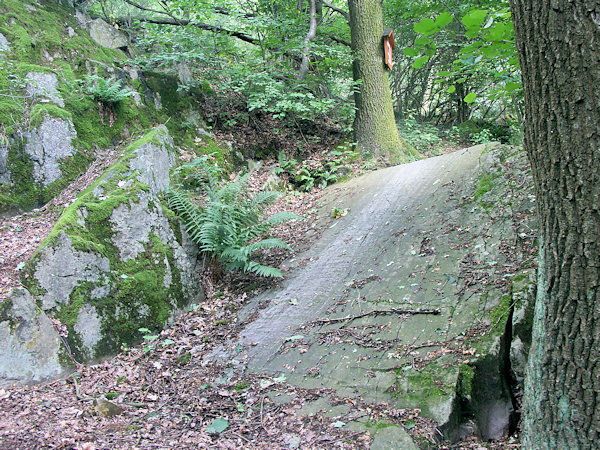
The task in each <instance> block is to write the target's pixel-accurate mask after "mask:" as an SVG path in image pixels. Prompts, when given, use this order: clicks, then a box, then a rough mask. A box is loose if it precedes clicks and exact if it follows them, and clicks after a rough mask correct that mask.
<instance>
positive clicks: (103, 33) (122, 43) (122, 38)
mask: <svg viewBox="0 0 600 450" xmlns="http://www.w3.org/2000/svg"><path fill="white" fill-rule="evenodd" d="M81 23H82V21H80V24H81ZM87 30H88V31H89V32H90V36H91V37H92V39H93V40H94V41H96V43H97V44H99V45H101V46H103V47H108V48H123V47H127V45H128V39H127V36H126V35H125V33H123V32H122V31H119V30H117V29H116V28H115V27H113V26H111V25H109V24H107V23H106V22H105V21H104V20H102V19H94V20H92V21H91V22H88V23H87Z"/></svg>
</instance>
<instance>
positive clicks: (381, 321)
mask: <svg viewBox="0 0 600 450" xmlns="http://www.w3.org/2000/svg"><path fill="white" fill-rule="evenodd" d="M480 151H481V148H480V149H478V150H470V151H465V150H461V151H458V152H456V153H453V154H450V155H444V156H442V157H441V158H431V159H428V160H422V161H417V162H415V163H412V164H409V165H404V166H398V167H393V168H389V169H385V170H383V171H378V172H373V173H371V174H367V175H366V176H363V177H361V178H358V179H356V180H351V181H350V182H348V183H346V184H341V185H334V186H333V187H330V188H328V189H327V190H326V191H325V192H322V191H315V192H314V193H311V194H301V195H300V194H295V195H288V196H286V197H284V198H282V199H281V200H280V201H279V203H278V204H277V205H275V206H274V207H273V210H272V211H276V210H283V209H285V210H289V211H293V212H296V213H297V214H300V215H303V216H304V217H306V218H307V220H304V221H300V222H296V223H289V224H282V225H281V226H280V228H279V229H278V230H276V233H277V234H278V235H280V236H282V237H284V238H285V239H286V240H288V241H290V240H291V244H292V246H293V247H294V248H295V249H296V252H295V253H294V254H292V255H290V254H289V253H283V252H280V253H276V254H270V255H265V258H267V261H268V262H271V263H273V264H280V267H281V268H282V270H283V271H284V274H285V276H286V279H285V280H284V281H283V282H276V281H270V280H259V279H256V278H252V277H245V276H239V275H226V276H225V277H224V278H223V279H222V280H220V281H218V282H215V281H214V280H212V279H211V277H210V275H209V274H201V275H200V276H201V277H202V278H203V280H204V284H205V288H206V301H205V302H203V303H202V304H200V305H196V306H195V307H194V308H192V310H190V312H188V313H186V314H184V315H183V316H181V317H179V318H178V319H177V320H176V321H175V323H174V324H173V325H172V326H171V327H169V328H168V329H166V330H164V331H163V332H161V333H160V334H159V335H158V336H148V337H147V339H146V341H145V342H144V343H143V344H142V345H140V346H138V347H135V348H131V349H125V348H124V349H123V352H122V353H121V354H119V355H117V356H115V357H114V358H111V359H107V360H105V361H102V362H100V363H98V364H96V365H79V366H78V367H77V370H76V372H75V373H73V374H71V375H70V376H68V377H65V378H63V379H60V380H57V381H54V382H50V383H44V384H40V385H36V386H22V387H10V388H5V389H0V402H1V403H0V405H1V406H0V411H1V412H2V414H1V416H0V448H3V449H4V448H6V449H28V448H32V449H33V448H62V449H87V450H91V449H100V448H239V447H242V448H265V449H266V448H369V447H370V448H415V447H414V444H413V442H416V443H417V444H418V446H419V447H421V448H481V446H482V443H481V442H480V441H478V440H477V439H476V438H473V437H468V438H466V439H465V440H464V441H462V442H461V443H458V444H450V443H447V442H444V441H443V439H442V438H441V432H440V430H439V428H438V423H436V421H435V420H433V419H431V418H428V417H426V416H425V415H424V414H422V410H421V408H420V407H418V405H413V406H407V405H401V404H399V403H398V402H395V400H394V398H395V397H394V396H392V395H389V394H390V392H387V393H386V392H385V391H386V390H387V389H388V388H389V383H391V382H392V381H394V380H392V378H393V377H392V378H390V374H393V373H395V371H397V370H398V368H402V367H407V366H406V362H407V361H409V360H410V364H409V365H410V366H411V367H412V369H411V370H416V371H418V370H420V368H423V367H425V365H426V364H427V360H428V359H434V358H436V357H437V356H440V355H437V356H436V355H433V353H436V352H437V353H439V354H443V355H446V354H451V355H454V356H455V360H456V361H458V363H460V362H465V361H467V362H468V360H469V358H474V357H475V355H474V354H473V353H472V352H471V347H469V346H465V345H462V343H461V342H460V339H458V340H456V339H455V338H456V337H457V336H458V335H459V334H460V333H461V332H464V331H465V330H467V331H468V330H471V329H473V327H472V325H473V323H475V322H476V320H475V316H477V315H478V314H480V310H478V309H477V308H478V306H477V307H474V308H465V309H464V314H465V316H463V318H464V320H462V321H461V320H459V316H458V314H456V315H454V311H456V310H457V308H459V309H460V307H461V306H460V304H459V303H452V302H450V303H445V301H446V300H445V299H449V298H454V297H455V296H454V294H456V292H458V291H460V290H461V289H463V288H464V290H463V292H462V293H460V295H458V296H457V298H459V299H464V298H465V297H466V296H468V295H465V294H472V293H476V294H477V295H479V293H480V291H478V290H479V289H480V288H481V285H482V284H486V283H490V284H494V283H500V284H501V283H502V279H503V277H504V275H506V273H507V271H510V270H513V268H512V266H511V264H513V263H512V262H510V264H509V263H507V264H505V265H504V267H505V268H507V269H506V271H504V272H503V271H497V273H495V274H493V276H491V275H489V273H490V270H489V265H488V264H487V263H488V262H489V260H488V261H484V259H485V258H484V257H483V256H481V255H480V254H478V253H477V247H476V246H477V245H479V244H478V243H479V242H480V241H481V240H482V239H484V240H485V238H486V236H485V234H481V233H484V232H485V233H490V227H489V224H488V225H486V222H485V221H483V222H482V223H479V224H476V223H475V222H474V221H477V220H481V218H482V217H485V216H486V213H485V211H483V209H482V208H480V207H478V206H477V205H473V204H472V203H470V201H469V198H472V196H473V191H474V189H475V188H476V181H477V178H478V177H479V175H480V172H479V170H481V169H478V162H479V154H480ZM109 163H110V158H107V160H106V161H104V163H98V165H97V166H96V167H95V168H92V171H90V172H88V175H86V176H85V177H83V178H82V179H81V180H80V181H79V183H80V184H81V185H76V186H74V187H73V189H72V191H70V192H71V194H69V193H68V192H67V193H65V194H63V196H61V198H60V199H58V200H56V201H55V203H54V206H48V207H46V208H45V209H43V210H40V211H37V212H34V213H31V214H28V215H24V216H20V217H13V218H10V219H3V221H2V223H1V226H2V227H3V228H2V229H3V234H2V236H3V237H2V241H1V242H0V244H1V247H0V258H3V260H2V266H0V269H1V272H0V283H1V284H0V289H1V290H2V295H4V294H6V290H8V289H10V288H12V287H14V286H15V285H16V284H17V282H16V281H15V280H16V279H17V277H16V276H15V275H18V270H19V265H20V263H21V262H24V261H26V260H27V258H28V257H29V256H30V254H31V252H33V251H34V250H35V248H36V247H37V245H39V242H41V241H42V240H43V238H44V236H45V234H47V232H49V230H50V228H51V226H52V224H53V223H54V221H55V220H56V218H57V217H58V214H59V212H60V206H61V205H65V204H68V202H69V201H72V199H73V198H74V195H75V192H78V191H79V190H80V189H81V188H82V187H84V186H85V185H87V184H89V182H91V180H93V178H95V176H97V174H99V173H101V171H102V168H103V167H106V165H107V164H109ZM267 176H268V167H264V168H263V170H262V171H261V172H259V173H257V174H256V176H255V177H254V178H253V183H254V186H256V187H258V186H261V185H262V184H263V183H264V180H265V179H266V177H267ZM333 209H336V210H337V211H341V212H342V214H337V215H336V217H332V210H333ZM469 211H470V212H469ZM467 212H469V214H473V215H472V216H469V215H465V214H467ZM488 216H489V214H488ZM515 220H516V219H515ZM461 221H462V222H461ZM471 221H473V222H471ZM502 223H504V222H502ZM486 226H488V229H487V231H485V227H486ZM482 236H483V237H482ZM290 238H291V239H290ZM496 238H497V240H498V242H500V241H501V240H503V236H501V235H499V236H496ZM515 245H516V244H515ZM527 245H528V246H530V247H531V248H533V245H532V244H531V242H530V243H529V244H527ZM452 247H455V248H452ZM474 247H475V249H474ZM446 248H448V249H449V250H448V253H446ZM461 249H462V250H461ZM450 250H452V252H453V253H451V252H450ZM488 250H489V249H488ZM461 251H462V253H460V252H461ZM510 251H511V249H508V250H507V252H510ZM519 251H525V250H523V249H520V250H519ZM457 252H458V253H457ZM473 252H475V253H473ZM491 253H492V254H493V252H491ZM514 253H517V252H516V250H515V251H514ZM489 254H490V252H488V255H486V257H488V256H489ZM445 255H448V256H445ZM467 255H470V258H471V259H469V261H471V263H470V265H469V264H465V261H467V260H466V259H465V258H466V256H467ZM474 255H475V259H474V260H473V257H474ZM488 259H489V258H488ZM445 261H451V264H446V263H445ZM415 266H416V268H415ZM475 266H481V267H484V266H485V267H484V268H485V270H483V269H481V267H475ZM400 267H402V269H400ZM508 267H511V268H510V269H508ZM403 270H405V271H406V273H404V272H402V271H403ZM494 270H495V269H494ZM484 272H485V274H488V275H486V276H483V275H482V274H483V273H484ZM492 273H493V271H492ZM398 280H400V281H398ZM400 283H403V284H400ZM499 287H500V288H502V286H499ZM426 298H430V299H434V301H433V302H427V301H425V300H424V299H426ZM392 309H402V310H403V311H404V312H402V311H396V312H392V313H390V311H391V310H392ZM415 310H421V311H425V310H427V311H434V310H440V311H441V312H442V314H431V315H430V314H427V313H424V314H423V315H421V314H415V315H413V314H411V311H415ZM449 311H453V313H452V314H453V317H451V319H450V322H448V320H447V316H445V313H446V312H449ZM378 312H379V313H381V314H379V313H378ZM390 316H394V321H395V322H398V323H400V324H402V327H404V328H405V329H417V328H418V329H419V330H420V329H423V330H425V328H428V330H429V331H428V332H426V333H424V332H419V333H417V334H414V333H413V335H412V336H410V337H408V336H406V337H404V338H403V337H401V336H400V335H399V334H398V333H399V329H398V327H396V328H394V326H393V325H392V324H391V322H392V320H391V317H390ZM440 316H442V317H445V321H446V322H444V323H442V322H440V323H439V324H435V327H434V324H433V323H428V322H429V321H432V320H433V321H436V320H437V319H438V318H439V317H440ZM415 320H418V321H419V322H414V321H415ZM455 323H457V325H456V327H455ZM351 324H352V326H350V325H351ZM413 325H414V326H413ZM436 327H437V328H436ZM488 327H489V324H488ZM442 328H443V333H442V335H443V336H442V337H443V339H442V338H440V337H439V336H438V338H437V341H444V342H445V343H446V344H443V345H441V344H440V342H436V343H433V342H432V339H433V337H432V336H431V334H432V333H431V332H430V331H431V330H439V329H442ZM478 330H480V331H481V332H483V333H485V332H486V330H485V327H484V328H481V327H480V328H478ZM382 344H383V345H382ZM417 348H423V349H425V351H420V350H418V349H417ZM428 348H429V350H430V351H428ZM430 353H432V354H431V355H430ZM332 355H336V356H335V357H333V356H332ZM389 355H392V356H389ZM350 361H356V370H354V371H353V369H354V367H352V368H350V369H349V370H348V365H349V362H350ZM384 366H385V367H384ZM365 368H366V369H365ZM342 374H343V375H342ZM386 377H387V378H386ZM388 378H389V379H388ZM365 380H366V381H369V380H373V381H374V383H371V382H365ZM386 383H387V384H386ZM394 383H395V382H394ZM394 383H393V384H394ZM355 388H357V389H355ZM369 390H371V391H372V395H371V394H368V391H369ZM402 440H404V441H402ZM392 442H393V443H394V445H393V446H392V447H390V446H389V445H390V443H392ZM400 442H404V443H405V445H400V444H399V443H400ZM386 445H387V446H386ZM485 447H486V448H511V447H518V441H517V440H516V439H515V438H514V437H509V438H505V439H503V440H501V441H498V442H492V443H485Z"/></svg>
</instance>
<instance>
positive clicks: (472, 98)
mask: <svg viewBox="0 0 600 450" xmlns="http://www.w3.org/2000/svg"><path fill="white" fill-rule="evenodd" d="M476 98H477V94H475V93H474V92H471V93H469V94H467V95H466V96H465V103H473V102H474V101H475V99H476Z"/></svg>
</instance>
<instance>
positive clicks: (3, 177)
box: [0, 144, 10, 183]
mask: <svg viewBox="0 0 600 450" xmlns="http://www.w3.org/2000/svg"><path fill="white" fill-rule="evenodd" d="M7 162H8V146H6V145H2V144H0V183H10V171H9V170H8V167H7V165H6V164H7Z"/></svg>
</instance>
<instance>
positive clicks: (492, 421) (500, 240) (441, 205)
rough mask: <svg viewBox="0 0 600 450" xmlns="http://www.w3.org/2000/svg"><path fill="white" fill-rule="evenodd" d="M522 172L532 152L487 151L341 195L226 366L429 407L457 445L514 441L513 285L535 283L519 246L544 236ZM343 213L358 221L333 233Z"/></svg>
mask: <svg viewBox="0 0 600 450" xmlns="http://www.w3.org/2000/svg"><path fill="white" fill-rule="evenodd" d="M514 167H518V168H519V169H518V170H512V169H511V168H514ZM526 167H527V163H526V158H525V155H524V153H523V152H519V151H517V150H515V149H511V148H507V147H493V148H491V147H490V148H486V147H485V146H478V147H474V148H471V149H467V150H461V151H458V152H455V153H453V154H448V155H444V156H441V157H437V158H431V159H428V160H422V161H417V162H415V163H411V164H408V165H404V166H398V167H393V168H389V169H384V170H381V171H377V172H375V173H371V174H368V175H366V176H364V177H361V178H358V179H354V180H351V181H349V182H347V183H345V184H342V185H337V186H333V187H332V188H331V189H330V191H329V194H328V195H327V196H326V197H325V203H324V205H323V207H322V212H321V215H322V217H329V219H328V220H329V222H328V223H326V230H325V232H324V234H323V237H322V238H321V239H320V241H319V242H317V243H316V244H315V246H314V247H313V248H312V249H311V250H309V251H308V252H306V253H305V254H302V255H299V256H298V257H297V258H295V261H290V264H297V262H296V261H302V262H305V263H304V264H301V269H298V270H296V271H294V272H292V273H291V274H290V276H289V278H288V279H287V280H285V281H284V282H283V284H282V286H281V287H280V288H278V289H275V290H271V291H267V292H265V293H264V294H262V295H260V296H258V297H257V298H255V299H253V300H252V301H251V302H250V303H249V304H248V306H247V307H245V308H244V310H243V311H242V316H241V320H251V321H250V322H249V323H247V324H245V325H244V327H243V329H242V330H241V332H240V339H239V341H237V342H232V345H231V348H233V349H234V351H233V352H230V351H227V350H224V349H221V350H223V351H224V355H225V358H227V359H229V360H231V359H234V360H238V362H239V363H240V364H241V365H243V363H245V364H246V365H247V369H248V370H250V371H256V372H263V371H268V372H271V373H276V374H284V375H285V376H286V377H287V380H288V382H289V383H292V384H297V385H299V386H302V387H304V388H333V389H335V391H336V392H337V394H338V395H339V396H342V397H358V398H361V399H362V400H364V401H368V402H373V403H382V402H385V403H387V404H390V405H392V406H393V407H395V408H401V409H402V408H410V409H419V410H420V411H421V414H422V415H423V416H426V417H428V418H430V419H433V420H435V421H436V422H437V423H438V428H439V429H440V430H441V431H442V432H443V433H445V435H446V437H448V438H452V439H453V438H459V437H460V435H461V434H462V433H463V432H464V431H465V429H464V427H461V423H463V422H465V421H468V420H473V421H474V422H475V426H474V427H473V428H472V431H475V432H477V433H478V434H479V435H480V436H482V437H483V438H485V439H494V438H498V437H500V436H502V435H504V434H506V432H507V431H508V430H509V428H510V426H511V420H512V418H513V417H512V416H513V412H514V410H513V404H512V401H513V398H512V397H511V386H510V380H508V379H507V378H508V373H507V372H508V371H509V368H510V346H511V343H510V340H509V337H510V334H511V333H510V332H509V328H507V327H509V326H510V323H512V312H511V311H512V307H513V306H514V305H515V302H514V300H515V298H516V297H515V295H516V291H517V290H518V289H516V288H513V287H511V286H512V282H511V279H515V277H516V276H517V275H519V274H521V277H525V278H527V279H528V278H529V275H533V272H534V271H535V270H534V268H533V267H531V268H524V266H525V264H524V263H525V259H526V258H527V257H528V256H525V255H523V254H522V253H521V249H520V248H518V247H516V248H515V246H514V243H515V242H518V241H519V240H523V241H524V240H527V239H529V241H530V242H531V239H532V237H528V236H527V235H526V230H528V229H529V230H530V229H535V226H534V224H533V223H532V220H533V218H532V216H533V210H534V206H535V204H534V203H533V201H532V200H531V199H530V198H529V197H528V193H529V191H528V190H527V187H528V186H530V184H529V183H528V182H530V175H529V174H528V173H527V172H526ZM524 168H525V169H524ZM515 179H516V180H518V182H519V185H520V186H521V188H520V190H519V192H518V194H517V193H516V191H515V190H514V189H511V186H512V185H513V184H512V183H514V182H515ZM333 208H338V209H345V208H348V209H349V212H348V214H347V215H346V216H345V217H343V218H340V219H338V220H337V221H335V220H333V219H331V211H332V209H333ZM524 230H525V231H524ZM511 305H512V306H511ZM239 345H241V346H243V347H244V348H245V349H246V352H245V353H243V352H242V353H237V354H236V353H235V350H239V348H240V347H239ZM513 353H514V352H513ZM215 355H220V354H219V351H216V352H215ZM221 355H222V354H221Z"/></svg>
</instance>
